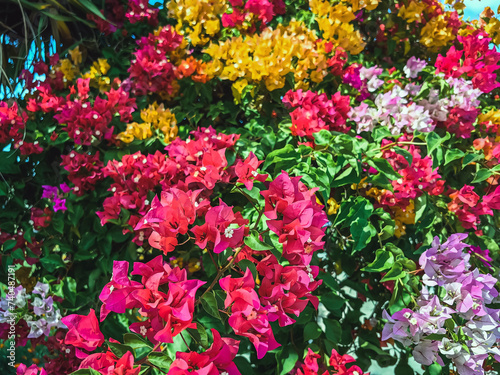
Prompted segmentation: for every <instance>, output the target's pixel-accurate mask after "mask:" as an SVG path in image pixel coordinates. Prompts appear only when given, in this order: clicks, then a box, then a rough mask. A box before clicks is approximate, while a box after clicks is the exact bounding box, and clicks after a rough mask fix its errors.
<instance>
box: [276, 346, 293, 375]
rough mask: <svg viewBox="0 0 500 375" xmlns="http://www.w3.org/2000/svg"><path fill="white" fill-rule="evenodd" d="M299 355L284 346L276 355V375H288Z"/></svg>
mask: <svg viewBox="0 0 500 375" xmlns="http://www.w3.org/2000/svg"><path fill="white" fill-rule="evenodd" d="M298 359H299V355H298V354H297V352H296V351H295V350H294V349H293V348H291V347H290V346H284V347H283V349H281V350H280V351H278V352H277V353H276V362H277V363H278V371H277V372H278V374H279V375H284V374H288V373H289V372H290V371H292V370H293V368H294V367H295V364H296V363H297V360H298Z"/></svg>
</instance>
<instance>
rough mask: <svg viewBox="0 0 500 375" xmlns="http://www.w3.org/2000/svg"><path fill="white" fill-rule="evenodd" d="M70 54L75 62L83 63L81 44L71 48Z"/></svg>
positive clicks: (77, 63) (76, 63)
mask: <svg viewBox="0 0 500 375" xmlns="http://www.w3.org/2000/svg"><path fill="white" fill-rule="evenodd" d="M68 53H69V55H70V56H71V60H72V61H73V64H75V65H80V64H81V63H82V53H81V52H80V46H76V47H75V48H73V49H72V50H70V51H69V52H68Z"/></svg>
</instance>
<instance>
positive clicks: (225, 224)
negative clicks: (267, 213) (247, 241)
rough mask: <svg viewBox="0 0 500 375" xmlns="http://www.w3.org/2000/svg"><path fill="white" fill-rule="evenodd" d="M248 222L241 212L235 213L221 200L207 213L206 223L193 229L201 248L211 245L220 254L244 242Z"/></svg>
mask: <svg viewBox="0 0 500 375" xmlns="http://www.w3.org/2000/svg"><path fill="white" fill-rule="evenodd" d="M246 224H248V220H247V219H243V217H242V216H241V213H239V212H237V213H234V212H233V209H232V207H229V206H228V205H227V204H225V203H224V202H223V201H222V200H219V206H216V207H212V208H210V209H209V210H208V212H207V214H206V215H205V224H203V225H197V226H195V227H193V229H191V231H192V232H193V233H194V235H195V238H196V241H195V243H196V245H198V246H199V247H200V248H201V249H204V248H206V247H207V246H208V245H210V247H213V251H214V253H216V254H218V253H221V252H222V251H224V250H226V249H227V248H228V247H231V248H233V249H234V248H236V247H238V246H240V245H242V244H243V235H244V234H245V230H246V227H245V225H246Z"/></svg>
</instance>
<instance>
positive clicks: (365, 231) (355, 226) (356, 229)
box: [351, 217, 377, 251]
mask: <svg viewBox="0 0 500 375" xmlns="http://www.w3.org/2000/svg"><path fill="white" fill-rule="evenodd" d="M351 234H352V238H353V240H354V247H353V251H360V250H362V249H363V248H364V247H365V246H366V245H367V244H368V243H369V242H370V241H371V239H372V237H373V236H375V235H376V234H377V230H376V229H375V227H374V226H373V225H372V224H371V223H369V222H368V220H366V219H364V218H359V217H358V218H357V219H356V220H355V221H354V222H353V223H352V224H351Z"/></svg>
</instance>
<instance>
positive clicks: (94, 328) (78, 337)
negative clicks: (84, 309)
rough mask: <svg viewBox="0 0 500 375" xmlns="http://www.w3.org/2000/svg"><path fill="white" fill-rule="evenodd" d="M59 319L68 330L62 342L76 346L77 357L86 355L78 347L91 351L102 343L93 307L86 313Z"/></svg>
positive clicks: (102, 338) (102, 339)
mask: <svg viewBox="0 0 500 375" xmlns="http://www.w3.org/2000/svg"><path fill="white" fill-rule="evenodd" d="M61 320H62V322H63V323H64V324H65V325H66V326H67V327H68V330H69V331H68V333H67V334H66V337H65V338H64V343H65V344H66V345H73V346H74V347H75V348H76V354H77V357H78V358H85V357H86V356H87V355H88V354H86V353H85V352H82V351H81V350H79V349H84V350H88V351H90V352H91V351H94V350H95V349H96V348H97V347H99V346H101V345H102V344H103V343H104V335H103V334H102V332H101V331H100V329H99V322H98V320H97V317H96V315H95V311H94V309H90V312H89V314H88V315H76V314H72V315H68V316H65V317H64V318H62V319H61Z"/></svg>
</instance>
